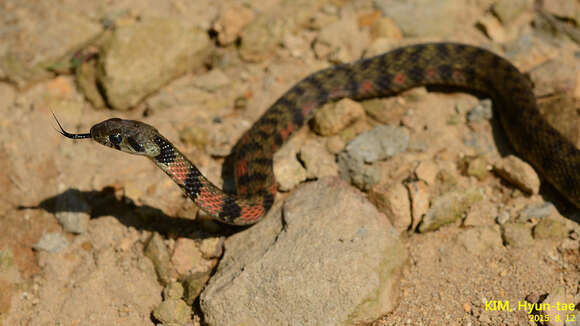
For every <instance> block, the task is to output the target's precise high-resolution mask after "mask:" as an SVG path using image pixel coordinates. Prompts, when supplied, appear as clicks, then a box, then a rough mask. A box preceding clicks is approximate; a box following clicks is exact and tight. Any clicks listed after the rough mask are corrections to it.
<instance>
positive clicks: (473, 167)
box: [465, 156, 491, 180]
mask: <svg viewBox="0 0 580 326" xmlns="http://www.w3.org/2000/svg"><path fill="white" fill-rule="evenodd" d="M490 170H491V166H490V165H489V163H488V162H487V160H486V159H485V157H482V156H478V157H476V158H474V159H472V160H470V161H469V162H468V163H467V171H465V172H466V174H467V175H468V176H472V177H476V178H477V179H479V180H483V179H484V178H485V177H486V176H487V175H489V171H490Z"/></svg>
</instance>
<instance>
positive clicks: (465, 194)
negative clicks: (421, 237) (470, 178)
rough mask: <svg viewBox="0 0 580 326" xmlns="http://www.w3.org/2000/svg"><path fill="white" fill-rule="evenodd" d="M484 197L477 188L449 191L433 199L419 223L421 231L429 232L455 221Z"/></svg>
mask: <svg viewBox="0 0 580 326" xmlns="http://www.w3.org/2000/svg"><path fill="white" fill-rule="evenodd" d="M482 199H483V196H482V194H481V192H480V191H479V190H477V189H467V190H465V191H453V192H449V193H447V194H445V195H443V196H441V197H438V198H436V199H434V200H433V204H432V205H431V208H430V209H429V211H428V212H427V214H426V215H425V217H424V218H423V220H422V221H421V224H420V225H419V232H421V233H424V232H429V231H434V230H437V229H438V228H440V227H441V226H443V225H446V224H450V223H453V222H455V221H456V220H457V219H459V218H460V217H462V216H463V214H465V213H466V212H467V210H468V209H469V208H470V207H471V205H473V204H474V203H476V202H478V201H480V200H482Z"/></svg>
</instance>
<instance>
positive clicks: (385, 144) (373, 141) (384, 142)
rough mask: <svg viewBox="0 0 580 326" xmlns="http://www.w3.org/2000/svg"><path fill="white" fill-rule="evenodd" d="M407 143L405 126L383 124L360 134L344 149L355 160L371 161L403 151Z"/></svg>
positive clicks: (407, 135) (407, 136) (407, 137)
mask: <svg viewBox="0 0 580 326" xmlns="http://www.w3.org/2000/svg"><path fill="white" fill-rule="evenodd" d="M408 144H409V134H408V133H407V131H406V130H405V128H402V127H396V126H389V125H384V126H378V127H376V128H373V129H371V130H370V131H368V132H365V133H363V134H360V135H359V136H358V137H356V138H355V139H353V140H352V141H351V142H350V143H349V144H348V145H347V146H346V151H347V153H348V154H349V155H350V156H351V157H353V158H354V159H356V160H359V161H362V162H365V163H372V162H376V161H380V160H384V159H387V158H389V157H393V156H395V155H397V154H399V153H401V152H403V151H405V149H406V148H407V145H408Z"/></svg>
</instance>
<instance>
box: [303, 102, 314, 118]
mask: <svg viewBox="0 0 580 326" xmlns="http://www.w3.org/2000/svg"><path fill="white" fill-rule="evenodd" d="M314 109H316V106H315V105H314V103H312V102H309V103H306V104H304V105H303V106H302V114H303V115H304V116H305V117H308V116H310V113H312V111H314Z"/></svg>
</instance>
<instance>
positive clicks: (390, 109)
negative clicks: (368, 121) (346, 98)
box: [362, 97, 407, 124]
mask: <svg viewBox="0 0 580 326" xmlns="http://www.w3.org/2000/svg"><path fill="white" fill-rule="evenodd" d="M405 103H406V102H405V100H403V99H402V98H401V97H388V98H374V99H370V100H366V101H363V102H362V106H363V108H364V109H365V112H366V113H367V114H368V115H369V116H371V117H372V118H373V119H375V120H377V121H379V122H381V123H384V124H389V123H390V124H392V123H393V122H395V121H401V120H402V119H403V117H404V116H405V113H406V112H407V105H406V104H405Z"/></svg>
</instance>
